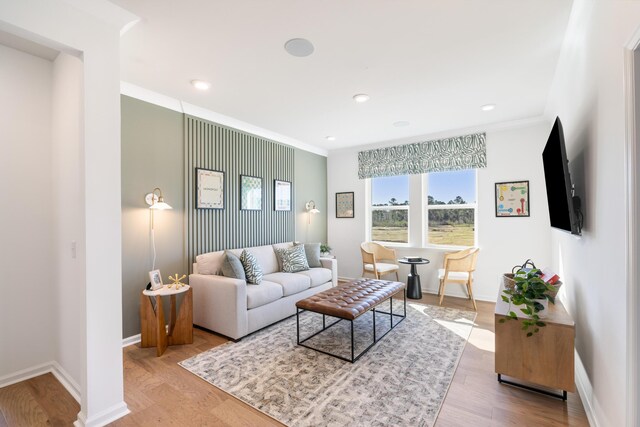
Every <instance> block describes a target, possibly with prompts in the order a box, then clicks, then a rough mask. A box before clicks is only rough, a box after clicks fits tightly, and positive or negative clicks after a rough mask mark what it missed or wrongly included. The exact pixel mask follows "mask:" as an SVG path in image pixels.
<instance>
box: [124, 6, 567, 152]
mask: <svg viewBox="0 0 640 427" xmlns="http://www.w3.org/2000/svg"><path fill="white" fill-rule="evenodd" d="M112 1H113V3H116V4H118V5H120V6H122V7H124V8H125V9H128V10H130V11H131V12H133V13H135V14H136V15H138V16H139V17H140V18H141V21H140V22H139V23H138V24H137V25H135V26H134V27H133V28H132V29H131V30H129V31H128V32H127V33H126V34H124V36H123V37H122V80H123V81H125V82H129V83H133V84H135V85H138V86H142V87H143V88H146V89H149V90H152V91H156V92H159V93H161V94H164V95H167V96H170V97H173V98H177V99H180V100H182V101H185V102H188V103H190V104H194V105H197V106H200V107H203V108H206V109H209V110H213V111H215V112H217V113H221V114H224V115H227V116H231V117H233V118H236V119H239V120H243V121H245V122H248V123H251V124H253V125H256V126H259V127H262V128H265V129H268V130H270V131H273V132H277V133H279V134H282V135H286V136H288V137H291V138H294V139H297V140H299V141H302V142H305V143H308V144H312V145H315V146H317V147H321V148H324V149H329V150H331V149H336V148H343V147H348V146H354V145H360V144H369V143H375V142H380V141H385V140H396V139H402V138H408V137H412V136H416V135H426V134H430V133H435V132H441V131H446V130H451V129H461V128H466V127H477V126H481V125H487V124H491V123H498V122H504V121H511V120H517V119H523V118H530V117H537V116H541V115H542V114H543V112H544V108H545V103H546V100H547V94H548V92H549V88H550V86H551V81H552V78H553V74H554V71H555V68H556V63H557V60H558V55H559V52H560V47H561V45H562V41H563V39H564V33H565V29H566V26H567V22H568V19H569V13H570V9H571V0H519V1H513V0H473V1H471V0H438V1H436V0H349V1H345V0H321V1H317V0H316V1H311V0H270V1H265V0H235V1H228V0H226V1H222V0H215V1H214V0H182V1H175V0H112ZM297 37H301V38H306V39H308V40H310V41H311V42H312V43H313V44H314V46H315V52H314V53H313V54H312V55H311V56H308V57H304V58H300V57H293V56H291V55H289V54H288V53H287V52H286V51H285V50H284V47H283V46H284V43H285V42H286V41H287V40H289V39H292V38H297ZM192 79H202V80H207V81H209V82H211V84H212V87H211V89H210V90H209V91H208V92H200V91H197V90H196V89H194V88H193V87H192V86H191V84H190V81H191V80H192ZM357 93H366V94H369V95H370V96H371V99H370V101H369V102H367V103H364V104H357V103H355V102H354V101H353V100H352V96H353V95H355V94H357ZM484 104H496V109H495V110H493V111H490V112H483V111H481V110H480V106H482V105H484ZM396 121H409V122H410V123H411V124H410V126H407V127H400V128H398V127H394V126H393V123H394V122H396ZM327 135H332V136H335V137H336V140H335V141H333V142H330V141H327V140H326V139H325V136H327Z"/></svg>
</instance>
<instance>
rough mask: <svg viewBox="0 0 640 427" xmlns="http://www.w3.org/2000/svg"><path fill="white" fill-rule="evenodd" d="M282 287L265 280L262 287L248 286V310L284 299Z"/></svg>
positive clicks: (261, 284)
mask: <svg viewBox="0 0 640 427" xmlns="http://www.w3.org/2000/svg"><path fill="white" fill-rule="evenodd" d="M282 294H283V291H282V286H280V285H279V284H277V283H273V282H269V281H268V280H263V281H262V283H260V286H251V285H248V286H247V308H248V309H249V310H250V309H252V308H256V307H260V306H263V305H265V304H269V303H270V302H273V301H277V300H279V299H280V298H282Z"/></svg>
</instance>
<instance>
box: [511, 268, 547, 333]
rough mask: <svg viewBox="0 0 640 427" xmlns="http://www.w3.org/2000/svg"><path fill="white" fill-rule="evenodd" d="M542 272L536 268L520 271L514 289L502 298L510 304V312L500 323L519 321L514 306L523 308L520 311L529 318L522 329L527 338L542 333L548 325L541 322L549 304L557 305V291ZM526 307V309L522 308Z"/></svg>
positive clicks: (524, 321)
mask: <svg viewBox="0 0 640 427" xmlns="http://www.w3.org/2000/svg"><path fill="white" fill-rule="evenodd" d="M540 273H541V272H540V270H538V269H536V268H534V269H531V270H528V271H525V270H524V269H519V270H518V271H517V272H516V273H515V274H514V276H513V279H512V280H513V281H514V282H515V284H514V286H513V288H511V289H508V288H505V289H504V290H503V291H502V294H503V295H501V298H502V300H503V301H504V302H506V303H508V304H509V312H508V314H507V316H506V317H505V318H504V319H500V323H504V322H505V321H507V320H518V315H517V314H516V313H515V312H514V311H513V310H512V309H511V307H512V306H513V305H515V306H521V307H520V311H521V312H522V313H523V314H525V315H526V316H528V318H527V319H523V320H522V329H523V330H524V331H525V332H526V333H527V337H531V336H533V334H535V333H537V332H539V331H540V328H542V327H544V326H546V324H545V323H544V322H543V321H542V320H540V319H541V318H543V317H544V316H545V314H546V312H544V310H545V309H546V306H547V304H548V302H551V303H552V304H555V294H556V293H557V289H556V288H555V287H554V286H553V285H550V284H549V283H547V282H545V281H544V280H543V279H542V278H541V274H540ZM522 306H524V308H523V307H522Z"/></svg>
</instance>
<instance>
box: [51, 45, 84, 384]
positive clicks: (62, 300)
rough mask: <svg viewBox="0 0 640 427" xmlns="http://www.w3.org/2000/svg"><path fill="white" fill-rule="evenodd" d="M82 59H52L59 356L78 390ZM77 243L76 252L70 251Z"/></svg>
mask: <svg viewBox="0 0 640 427" xmlns="http://www.w3.org/2000/svg"><path fill="white" fill-rule="evenodd" d="M82 80H83V76H82V61H81V60H80V59H79V58H77V57H74V56H71V55H68V54H66V53H60V54H59V55H58V57H57V58H56V59H55V61H54V63H53V104H52V111H53V124H52V142H53V156H52V159H51V160H52V164H53V171H52V172H53V174H52V179H51V182H52V183H53V199H54V200H53V205H52V209H51V210H50V212H51V213H52V214H53V219H54V227H53V231H54V233H55V236H54V242H53V255H54V257H55V260H54V262H55V265H56V275H55V282H56V291H55V296H54V298H53V300H54V301H55V303H56V307H57V308H58V315H57V319H58V321H57V324H56V325H55V331H56V333H55V338H56V353H55V360H56V361H57V362H58V363H59V365H60V366H61V367H62V369H63V370H64V371H65V372H66V373H67V375H68V376H69V381H71V382H72V386H73V387H74V388H76V389H77V392H78V394H79V393H80V390H79V384H80V383H81V379H82V343H83V340H82V336H83V333H84V325H83V323H82V322H81V321H80V320H81V319H84V318H85V313H84V304H83V301H84V299H85V297H86V294H85V285H86V280H85V268H84V266H85V256H84V254H85V249H84V240H85V235H84V184H83V182H84V170H83V168H82V162H81V160H82V117H83V113H82V86H83V81H82ZM72 242H74V243H75V246H76V247H75V250H73V249H72V244H73V243H72Z"/></svg>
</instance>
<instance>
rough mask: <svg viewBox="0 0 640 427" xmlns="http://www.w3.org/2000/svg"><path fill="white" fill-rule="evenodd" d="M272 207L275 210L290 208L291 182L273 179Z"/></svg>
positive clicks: (288, 209)
mask: <svg viewBox="0 0 640 427" xmlns="http://www.w3.org/2000/svg"><path fill="white" fill-rule="evenodd" d="M273 209H274V210H276V211H290V210H291V183H290V182H289V181H281V180H279V179H274V180H273Z"/></svg>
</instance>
